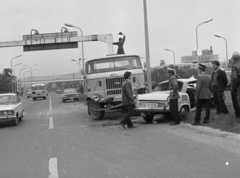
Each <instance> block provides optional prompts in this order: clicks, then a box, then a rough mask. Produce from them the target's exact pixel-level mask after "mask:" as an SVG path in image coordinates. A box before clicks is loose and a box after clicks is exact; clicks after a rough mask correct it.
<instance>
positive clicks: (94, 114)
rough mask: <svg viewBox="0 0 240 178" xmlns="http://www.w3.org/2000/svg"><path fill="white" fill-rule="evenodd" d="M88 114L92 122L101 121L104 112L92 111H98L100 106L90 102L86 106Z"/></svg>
mask: <svg viewBox="0 0 240 178" xmlns="http://www.w3.org/2000/svg"><path fill="white" fill-rule="evenodd" d="M88 107H89V112H90V115H91V117H92V119H93V120H101V119H102V118H103V116H104V111H94V110H92V109H100V108H101V106H100V104H99V103H97V102H95V101H93V100H91V101H89V104H88ZM91 108H92V109H91Z"/></svg>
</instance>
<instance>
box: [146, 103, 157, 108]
mask: <svg viewBox="0 0 240 178" xmlns="http://www.w3.org/2000/svg"><path fill="white" fill-rule="evenodd" d="M157 106H158V104H157V103H147V104H146V107H147V108H157Z"/></svg>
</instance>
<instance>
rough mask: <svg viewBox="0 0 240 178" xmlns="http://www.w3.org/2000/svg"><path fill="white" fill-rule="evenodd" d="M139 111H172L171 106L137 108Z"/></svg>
mask: <svg viewBox="0 0 240 178" xmlns="http://www.w3.org/2000/svg"><path fill="white" fill-rule="evenodd" d="M136 110H137V111H139V112H152V113H167V112H170V108H167V107H166V108H154V109H153V108H152V109H150V108H136Z"/></svg>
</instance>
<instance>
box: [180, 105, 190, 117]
mask: <svg viewBox="0 0 240 178" xmlns="http://www.w3.org/2000/svg"><path fill="white" fill-rule="evenodd" d="M187 113H188V108H187V106H182V107H181V108H180V111H179V115H180V117H181V119H183V118H184V117H186V115H187Z"/></svg>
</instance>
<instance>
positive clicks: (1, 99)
mask: <svg viewBox="0 0 240 178" xmlns="http://www.w3.org/2000/svg"><path fill="white" fill-rule="evenodd" d="M23 111H24V110H23V107H22V102H21V101H20V99H19V97H18V95H17V94H15V93H7V94H0V123H3V122H13V124H14V125H15V126H16V125H18V122H19V121H21V120H22V118H23Z"/></svg>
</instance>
